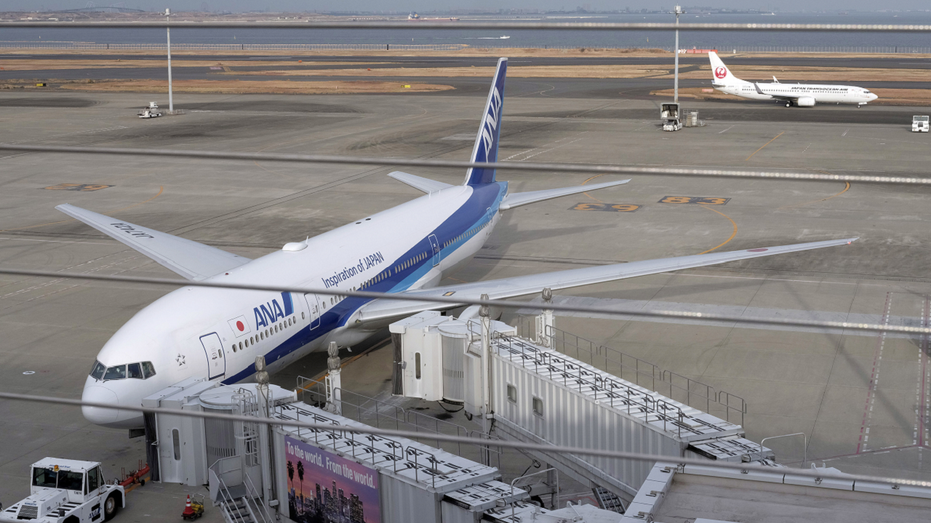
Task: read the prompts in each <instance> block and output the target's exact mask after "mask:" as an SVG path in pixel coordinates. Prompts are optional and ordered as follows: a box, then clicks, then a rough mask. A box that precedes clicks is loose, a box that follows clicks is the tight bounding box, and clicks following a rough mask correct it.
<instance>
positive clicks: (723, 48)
mask: <svg viewBox="0 0 931 523" xmlns="http://www.w3.org/2000/svg"><path fill="white" fill-rule="evenodd" d="M171 47H172V49H175V50H178V51H461V50H464V49H476V50H477V49H548V50H565V51H570V50H573V51H574V50H587V51H596V50H601V49H604V50H625V51H635V50H638V49H643V48H642V47H640V46H578V45H543V46H540V45H526V44H525V45H514V44H503V43H496V42H495V41H493V40H491V41H488V42H483V43H481V44H478V45H471V44H451V43H450V44H390V43H384V44H363V43H353V44H350V43H344V44H308V43H274V44H247V43H225V44H211V43H173V44H172V45H171ZM708 48H709V49H717V50H718V51H719V52H722V53H730V52H736V53H854V54H931V47H921V46H902V45H888V46H746V45H720V46H716V47H715V46H711V47H708ZM0 49H74V50H87V51H100V50H111V51H162V50H166V44H165V43H97V42H77V41H43V42H36V41H0ZM649 49H660V50H662V51H666V52H669V53H672V52H673V48H671V47H663V46H651V47H649ZM682 51H688V49H683V50H682Z"/></svg>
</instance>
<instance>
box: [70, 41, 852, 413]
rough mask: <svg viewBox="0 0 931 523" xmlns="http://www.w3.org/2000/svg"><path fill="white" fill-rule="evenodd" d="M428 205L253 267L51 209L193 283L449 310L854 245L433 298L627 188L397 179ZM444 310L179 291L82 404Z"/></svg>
mask: <svg viewBox="0 0 931 523" xmlns="http://www.w3.org/2000/svg"><path fill="white" fill-rule="evenodd" d="M506 71H507V59H505V58H502V59H501V60H500V61H499V62H498V68H497V72H496V74H495V78H494V83H493V84H492V86H491V90H490V92H489V94H488V101H487V103H486V105H485V111H484V113H482V121H481V125H480V126H479V129H478V136H477V137H476V139H475V145H474V147H473V149H472V157H471V159H472V161H474V162H486V161H487V162H494V161H496V160H497V158H498V140H499V136H500V132H501V125H500V124H501V115H502V108H503V101H504V79H505V73H506ZM389 176H391V177H392V178H394V179H396V180H398V181H400V182H402V183H405V184H407V185H410V186H411V187H413V188H415V189H419V190H420V191H422V192H424V193H427V194H426V195H425V196H421V197H419V198H417V199H415V200H413V201H410V202H407V203H405V204H403V205H399V206H397V207H395V208H393V209H388V210H386V211H383V212H380V213H378V214H374V215H372V216H369V217H368V218H361V219H359V220H358V221H356V222H353V223H350V224H348V225H345V226H343V227H340V228H338V229H335V230H332V231H329V232H326V233H324V234H321V235H319V236H316V237H314V238H310V239H307V240H306V241H301V242H295V243H288V244H286V245H284V247H283V248H282V249H281V250H279V251H277V252H273V253H271V254H268V255H266V256H263V257H261V258H259V259H256V260H249V259H247V258H243V257H241V256H237V255H235V254H231V253H228V252H224V251H222V250H219V249H216V248H214V247H209V246H207V245H203V244H200V243H196V242H193V241H191V240H186V239H183V238H179V237H177V236H172V235H170V234H166V233H163V232H158V231H155V230H152V229H148V228H146V227H142V226H139V225H135V224H132V223H127V222H124V221H122V220H117V219H114V218H109V217H107V216H103V215H100V214H97V213H94V212H91V211H87V210H84V209H80V208H78V207H74V206H72V205H60V206H58V207H57V208H58V209H59V210H61V211H62V212H64V213H65V214H67V215H69V216H72V217H74V218H76V219H78V220H81V221H83V222H84V223H86V224H88V225H90V226H91V227H94V228H96V229H97V230H99V231H101V232H103V233H105V234H108V235H110V236H112V237H113V238H115V239H117V240H119V241H121V242H123V243H125V244H126V245H129V246H130V247H132V248H133V249H136V250H137V251H139V252H141V253H142V254H145V255H146V256H148V257H150V258H152V259H153V260H155V261H156V262H158V263H160V264H161V265H163V266H165V267H166V268H168V269H170V270H172V271H174V272H176V273H177V274H179V275H181V276H183V277H185V278H187V279H189V280H194V281H210V282H229V283H240V284H255V285H262V284H264V285H276V286H294V287H304V288H319V289H324V290H325V289H332V290H341V291H348V290H366V291H381V292H386V293H405V294H407V295H411V296H416V297H423V298H425V299H426V298H429V297H435V296H457V297H462V298H468V299H478V298H480V297H481V295H482V294H483V293H487V294H488V296H489V297H490V298H491V299H494V300H500V299H504V298H511V297H514V296H523V295H529V294H534V293H538V292H540V291H541V290H542V289H543V288H545V287H550V288H553V289H565V288H569V287H576V286H580V285H590V284H593V283H599V282H607V281H612V280H619V279H622V278H630V277H635V276H643V275H647V274H655V273H661V272H667V271H674V270H680V269H687V268H691V267H701V266H705V265H713V264H717V263H724V262H729V261H734V260H744V259H748V258H756V257H760V256H770V255H773V254H782V253H788V252H796V251H804V250H808V249H818V248H821V247H831V246H835V245H844V244H848V243H850V242H852V241H853V240H855V239H856V238H852V239H844V240H833V241H821V242H814V243H802V244H797V245H786V246H782V247H770V248H762V249H750V250H744V251H735V252H726V253H712V254H704V255H696V256H684V257H680V258H668V259H661V260H651V261H640V262H633V263H624V264H618V265H608V266H601V267H590V268H583V269H574V270H565V271H558V272H550V273H544V274H533V275H527V276H520V277H514V278H504V279H499V280H490V281H483V282H476V283H464V284H458V285H448V286H437V285H438V284H439V282H440V280H441V279H442V278H443V275H444V274H446V273H449V272H450V271H452V270H454V269H455V268H456V267H458V266H460V265H461V264H463V263H464V262H466V261H467V260H469V259H470V257H471V256H472V255H474V254H475V253H476V252H477V251H478V250H479V249H481V248H482V245H483V244H484V243H485V241H486V240H487V239H488V237H489V236H490V235H491V232H492V230H493V229H494V226H495V224H496V223H497V222H498V220H499V219H500V218H501V214H502V213H503V212H507V211H508V210H510V209H513V208H515V207H518V206H521V205H526V204H529V203H534V202H539V201H543V200H548V199H550V198H557V197H560V196H566V195H570V194H577V193H581V192H583V191H593V190H596V189H602V188H605V187H612V186H615V185H620V184H624V183H627V182H628V181H629V180H621V181H614V182H607V183H600V184H593V185H586V186H579V187H568V188H563V189H550V190H542V191H532V192H522V193H509V192H508V184H507V182H499V181H496V180H495V171H494V169H486V168H471V169H469V170H468V172H467V173H466V177H465V182H464V183H463V184H462V185H449V184H446V183H442V182H438V181H434V180H429V179H426V178H421V177H419V176H414V175H412V174H406V173H402V172H392V173H390V174H389ZM449 308H453V306H452V305H449V304H438V303H435V302H430V301H426V300H425V301H422V302H421V301H416V302H413V301H402V300H392V299H391V298H390V297H385V298H379V299H369V298H358V297H339V296H334V295H330V294H326V293H325V292H323V293H319V294H311V293H308V294H302V293H293V292H281V293H277V292H263V291H248V290H232V289H218V288H205V287H185V288H181V289H178V290H175V291H173V292H171V293H169V294H167V295H165V296H164V297H162V298H159V299H158V300H156V301H155V302H154V303H152V304H151V305H149V306H147V307H145V308H144V309H142V310H141V311H139V312H138V313H137V314H136V315H135V316H134V317H133V318H132V319H130V320H129V321H128V322H127V323H126V324H125V325H123V326H122V327H121V328H120V329H119V330H118V331H117V332H116V334H114V335H113V337H112V338H110V340H109V341H108V342H107V343H106V344H105V345H104V346H103V348H102V349H101V350H100V353H99V354H98V355H97V361H96V362H94V365H93V369H92V370H91V372H90V376H88V378H87V381H86V384H85V386H84V393H83V399H84V400H86V401H94V402H102V403H110V404H113V405H115V406H119V405H125V406H140V405H141V400H142V398H144V397H146V396H149V395H151V394H153V393H155V392H157V391H159V390H162V389H164V388H165V387H168V386H170V385H172V384H174V383H177V382H179V381H181V380H184V379H187V378H191V377H201V378H206V379H208V380H220V381H222V382H223V383H236V382H241V381H247V380H251V379H252V378H253V377H254V374H255V366H254V364H255V359H256V356H260V355H261V356H264V357H265V360H266V362H267V366H268V370H269V371H270V372H274V371H276V370H280V369H282V368H283V367H285V366H286V365H288V364H289V363H291V362H293V361H295V360H297V359H299V358H302V357H303V356H305V355H307V354H308V353H310V352H313V351H316V350H325V348H326V347H327V346H328V344H329V342H330V341H335V342H336V343H338V344H339V345H340V346H351V345H354V344H357V343H359V342H361V341H362V340H364V339H366V338H367V337H369V336H371V335H372V334H374V333H375V332H376V330H377V329H379V328H383V327H384V326H385V325H387V324H388V323H390V322H392V321H395V320H397V319H400V318H404V317H407V316H409V315H411V314H415V313H417V312H419V311H424V310H430V309H433V310H438V309H449ZM83 414H84V417H85V418H87V419H88V420H89V421H91V422H93V423H95V424H98V425H103V426H107V427H114V428H129V429H133V428H141V427H142V426H143V418H142V415H141V414H140V413H138V412H133V411H128V410H119V409H101V408H93V407H84V409H83Z"/></svg>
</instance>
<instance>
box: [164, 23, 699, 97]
mask: <svg viewBox="0 0 931 523" xmlns="http://www.w3.org/2000/svg"><path fill="white" fill-rule="evenodd" d="M680 14H682V7H680V6H678V5H677V6H676V48H675V49H673V52H674V53H676V68H675V77H676V79H675V82H674V83H675V88H674V89H673V98H672V101H673V102H674V103H679V15H680ZM168 63H169V66H170V65H171V61H170V60H169V62H168ZM170 78H171V74H170V73H169V79H170ZM169 83H171V82H170V80H169Z"/></svg>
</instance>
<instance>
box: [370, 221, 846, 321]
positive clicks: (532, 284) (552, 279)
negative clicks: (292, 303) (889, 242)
mask: <svg viewBox="0 0 931 523" xmlns="http://www.w3.org/2000/svg"><path fill="white" fill-rule="evenodd" d="M857 239H858V238H846V239H843V240H828V241H821V242H810V243H798V244H794V245H783V246H780V247H766V248H760V249H748V250H744V251H731V252H722V253H710V254H697V255H692V256H680V257H676V258H664V259H659V260H645V261H638V262H630V263H619V264H615V265H603V266H600V267H587V268H584V269H570V270H566V271H556V272H547V273H543V274H532V275H528V276H518V277H514V278H504V279H500V280H490V281H480V282H474V283H464V284H460V285H450V286H446V287H435V288H432V289H426V290H415V291H409V292H406V293H405V294H407V295H409V296H423V297H428V296H429V297H436V296H447V297H449V296H460V297H463V298H468V299H472V300H475V299H479V298H480V297H481V295H482V294H487V295H488V298H489V299H492V300H500V299H504V298H513V297H516V296H525V295H528V294H534V293H537V292H540V291H542V290H543V289H544V288H546V287H549V288H551V289H553V290H559V289H568V288H571V287H581V286H583V285H592V284H595V283H603V282H607V281H615V280H623V279H626V278H634V277H637V276H646V275H649V274H659V273H663V272H670V271H678V270H682V269H693V268H696V267H705V266H708V265H716V264H719V263H727V262H731V261H738V260H748V259H752V258H761V257H764V256H773V255H775V254H787V253H790V252H800V251H807V250H812V249H823V248H825V247H836V246H840V245H848V244H850V243H853V242H854V241H856V240H857ZM455 306H456V305H451V304H446V303H436V302H428V301H423V302H420V301H402V300H391V299H380V300H375V301H373V302H371V303H369V304H367V305H366V306H364V307H362V308H361V309H360V310H359V311H358V312H357V313H356V317H355V318H353V320H354V322H355V323H356V324H359V323H361V324H366V323H378V322H383V321H386V320H390V319H393V318H401V317H405V316H409V315H411V314H416V313H418V312H421V311H425V310H437V309H451V308H453V307H455Z"/></svg>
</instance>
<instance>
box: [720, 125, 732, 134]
mask: <svg viewBox="0 0 931 523" xmlns="http://www.w3.org/2000/svg"><path fill="white" fill-rule="evenodd" d="M733 128H734V126H733V125H732V126H730V127H728V128H727V129H724V130H723V131H721V132H719V133H718V134H724V133H726V132H727V131H730V130H731V129H733Z"/></svg>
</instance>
